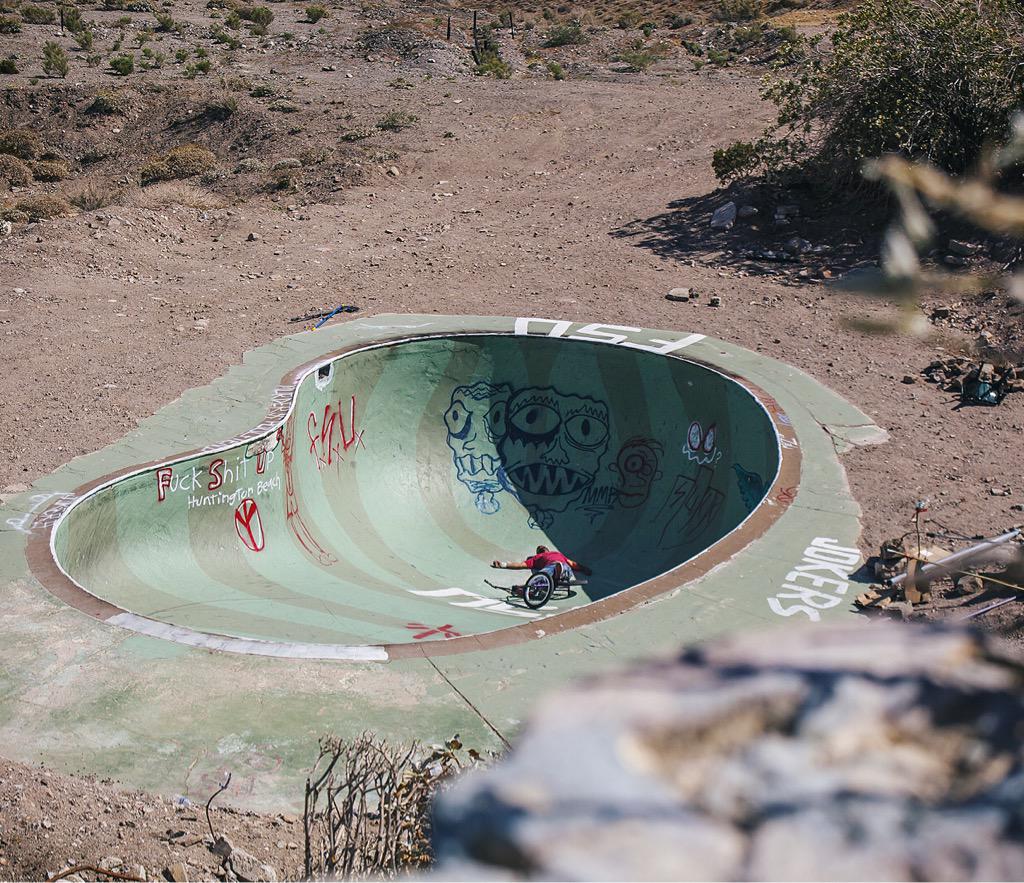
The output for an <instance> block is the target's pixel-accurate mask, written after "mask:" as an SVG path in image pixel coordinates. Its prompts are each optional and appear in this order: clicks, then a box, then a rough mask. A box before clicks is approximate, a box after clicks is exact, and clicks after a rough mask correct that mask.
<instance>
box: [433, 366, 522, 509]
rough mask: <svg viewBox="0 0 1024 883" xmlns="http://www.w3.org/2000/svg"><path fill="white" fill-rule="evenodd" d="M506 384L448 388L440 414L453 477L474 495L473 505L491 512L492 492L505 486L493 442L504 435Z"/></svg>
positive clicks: (494, 500)
mask: <svg viewBox="0 0 1024 883" xmlns="http://www.w3.org/2000/svg"><path fill="white" fill-rule="evenodd" d="M511 394H512V390H511V388H510V387H508V386H506V385H505V384H502V385H500V386H495V385H493V384H490V383H485V382H483V381H480V382H479V383H474V384H472V385H471V386H459V387H456V388H455V390H454V391H453V392H452V400H451V404H450V405H449V406H448V410H447V411H445V414H444V422H445V426H446V427H447V429H448V447H449V448H451V451H452V462H453V463H454V464H455V474H456V477H457V478H458V479H459V481H461V482H462V483H463V484H464V485H466V487H468V488H469V489H470V491H471V492H472V493H473V495H474V496H475V497H476V508H477V509H478V510H479V511H480V512H482V513H483V514H484V515H493V514H494V513H495V512H497V511H498V510H499V509H500V508H501V503H499V502H498V499H497V497H496V496H495V495H496V494H498V493H500V492H501V491H502V490H504V489H505V483H504V481H503V478H502V475H501V471H500V465H501V464H500V462H499V461H498V458H497V457H496V456H495V453H496V451H495V444H496V443H497V441H498V439H500V438H502V437H503V436H504V435H505V431H506V418H507V409H508V399H509V396H510V395H511Z"/></svg>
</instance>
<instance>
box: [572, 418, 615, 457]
mask: <svg viewBox="0 0 1024 883" xmlns="http://www.w3.org/2000/svg"><path fill="white" fill-rule="evenodd" d="M565 432H566V434H567V435H568V436H569V441H570V442H571V443H572V444H574V445H575V446H576V447H578V448H584V449H587V450H589V449H591V448H596V447H599V446H600V445H603V444H604V441H605V439H606V438H607V437H608V427H607V426H606V425H605V424H604V423H602V422H601V421H600V420H595V419H594V418H593V417H589V416H587V415H586V414H576V415H575V416H574V417H570V418H569V419H568V420H567V421H566V422H565Z"/></svg>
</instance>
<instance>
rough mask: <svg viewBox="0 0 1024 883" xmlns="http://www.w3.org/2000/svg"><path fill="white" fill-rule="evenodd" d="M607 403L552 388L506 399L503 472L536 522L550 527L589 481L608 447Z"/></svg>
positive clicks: (501, 446)
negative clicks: (555, 517) (506, 427)
mask: <svg viewBox="0 0 1024 883" xmlns="http://www.w3.org/2000/svg"><path fill="white" fill-rule="evenodd" d="M608 425H609V424H608V406H607V405H606V404H605V403H604V402H599V401H597V400H596V399H592V398H590V397H589V396H579V395H566V394H564V393H561V392H558V391H557V390H555V389H554V388H552V387H527V388H526V389H522V390H519V391H518V392H517V393H515V394H514V395H513V396H512V397H511V398H510V399H509V402H508V429H507V433H506V434H505V437H504V438H502V439H501V440H500V441H499V443H498V452H499V454H500V455H501V462H502V464H503V469H504V475H505V477H506V479H507V481H508V483H509V485H510V486H511V489H512V490H513V491H514V492H515V494H516V496H517V497H518V498H519V500H520V501H521V502H522V503H523V505H524V506H526V508H527V509H528V510H529V512H530V515H531V517H532V518H533V520H534V522H535V523H536V524H537V525H538V526H540V527H549V526H550V525H551V523H552V521H553V520H554V513H556V512H564V511H565V510H566V508H567V507H568V506H569V504H570V503H572V502H573V501H574V500H576V499H577V498H578V497H579V496H580V495H581V494H582V493H583V492H584V491H585V490H586V489H587V488H588V487H590V485H591V484H593V481H594V476H595V475H597V471H598V469H599V468H600V465H601V458H602V456H604V453H605V451H607V450H608Z"/></svg>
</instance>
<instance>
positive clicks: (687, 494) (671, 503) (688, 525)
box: [655, 466, 725, 549]
mask: <svg viewBox="0 0 1024 883" xmlns="http://www.w3.org/2000/svg"><path fill="white" fill-rule="evenodd" d="M714 474H715V473H714V470H713V469H711V467H710V466H701V467H700V468H699V469H698V470H697V475H696V477H695V478H691V477H689V476H687V475H677V476H676V481H675V485H674V486H673V488H672V491H671V493H669V495H668V498H667V499H666V500H665V502H664V503H662V505H661V509H660V510H659V511H658V515H657V516H656V518H655V521H657V522H659V523H660V524H661V526H662V527H661V536H660V543H659V545H660V546H661V548H663V549H672V548H675V547H677V546H682V545H684V544H686V543H690V542H693V541H694V540H696V539H697V538H698V537H699V536H700V535H701V534H702V533H703V532H704V531H705V530H706V529H707V528H708V526H709V525H710V524H711V522H712V520H713V519H714V518H715V516H716V515H718V511H719V509H721V507H722V502H723V500H724V499H725V494H723V493H722V492H721V491H719V490H716V489H715V488H713V487H711V479H712V478H713V477H714Z"/></svg>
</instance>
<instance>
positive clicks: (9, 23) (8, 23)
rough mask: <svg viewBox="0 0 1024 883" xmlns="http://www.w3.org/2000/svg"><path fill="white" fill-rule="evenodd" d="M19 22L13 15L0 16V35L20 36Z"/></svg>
mask: <svg viewBox="0 0 1024 883" xmlns="http://www.w3.org/2000/svg"><path fill="white" fill-rule="evenodd" d="M20 33H21V22H20V21H18V19H16V18H15V17H14V16H13V15H0V34H20Z"/></svg>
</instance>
